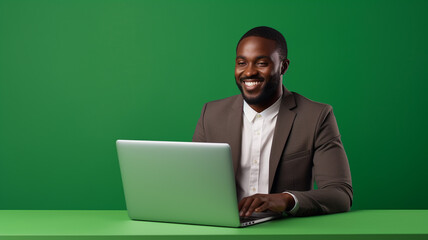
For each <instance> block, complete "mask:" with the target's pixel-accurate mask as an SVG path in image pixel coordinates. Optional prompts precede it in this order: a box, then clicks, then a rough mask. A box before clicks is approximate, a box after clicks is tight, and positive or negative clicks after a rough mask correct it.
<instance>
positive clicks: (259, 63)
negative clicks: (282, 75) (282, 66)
mask: <svg viewBox="0 0 428 240" xmlns="http://www.w3.org/2000/svg"><path fill="white" fill-rule="evenodd" d="M257 65H259V66H262V67H266V66H267V65H268V63H267V62H258V63H257Z"/></svg>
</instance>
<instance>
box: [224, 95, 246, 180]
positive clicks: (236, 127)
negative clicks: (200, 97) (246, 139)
mask: <svg viewBox="0 0 428 240" xmlns="http://www.w3.org/2000/svg"><path fill="white" fill-rule="evenodd" d="M242 106H243V99H242V96H241V95H238V96H237V97H236V99H235V101H234V102H233V103H232V106H231V108H230V111H231V112H230V114H228V116H229V117H228V120H227V134H228V135H229V137H228V138H227V139H228V140H229V145H230V148H231V150H232V160H233V169H234V172H235V176H236V174H237V171H238V166H239V162H240V160H241V142H242Z"/></svg>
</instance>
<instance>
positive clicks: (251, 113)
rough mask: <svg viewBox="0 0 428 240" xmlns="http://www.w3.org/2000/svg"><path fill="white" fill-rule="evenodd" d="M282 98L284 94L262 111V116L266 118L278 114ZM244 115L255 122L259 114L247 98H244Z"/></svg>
mask: <svg viewBox="0 0 428 240" xmlns="http://www.w3.org/2000/svg"><path fill="white" fill-rule="evenodd" d="M281 99H282V94H281V96H280V97H279V98H278V100H276V102H275V103H274V104H272V105H270V107H268V108H266V109H265V110H264V111H263V112H261V113H260V115H262V117H263V118H265V119H270V118H273V117H275V116H276V115H278V112H279V106H280V105H281V104H280V103H281ZM244 115H245V117H246V118H247V119H248V121H250V122H253V120H254V118H255V117H256V115H257V112H256V111H255V110H254V109H252V108H251V107H250V105H248V103H247V102H246V101H245V100H244Z"/></svg>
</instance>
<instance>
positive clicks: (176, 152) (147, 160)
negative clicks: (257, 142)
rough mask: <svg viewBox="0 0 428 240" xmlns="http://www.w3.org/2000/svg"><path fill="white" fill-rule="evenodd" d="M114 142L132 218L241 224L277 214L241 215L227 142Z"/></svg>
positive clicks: (226, 224)
mask: <svg viewBox="0 0 428 240" xmlns="http://www.w3.org/2000/svg"><path fill="white" fill-rule="evenodd" d="M116 146H117V152H118V157H119V164H120V171H121V174H122V182H123V188H124V193H125V200H126V207H127V210H128V215H129V217H130V218H131V219H133V220H145V221H158V222H173V223H187V224H200V225H213V226H225V227H244V226H249V225H253V224H257V223H261V222H265V221H269V220H272V219H275V218H278V217H281V214H274V213H256V214H254V216H251V217H247V218H240V217H239V213H238V200H237V195H236V187H235V177H234V171H233V165H232V157H231V152H230V146H229V145H228V144H226V143H194V142H161V141H136V140H117V142H116Z"/></svg>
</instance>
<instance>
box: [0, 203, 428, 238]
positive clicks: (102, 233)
mask: <svg viewBox="0 0 428 240" xmlns="http://www.w3.org/2000/svg"><path fill="white" fill-rule="evenodd" d="M77 238H78V239H199V238H203V239H257V240H264V239H365V240H367V239H406V240H407V239H428V210H359V211H351V212H348V213H341V214H332V215H326V216H315V217H305V218H284V219H280V220H275V221H271V222H266V223H262V224H258V225H254V226H251V227H247V228H227V227H212V226H199V225H186V224H174V223H159V222H145V221H133V220H130V219H129V218H128V215H127V213H126V211H123V210H79V211H76V210H55V211H54V210H45V211H42V210H1V211H0V239H77Z"/></svg>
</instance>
